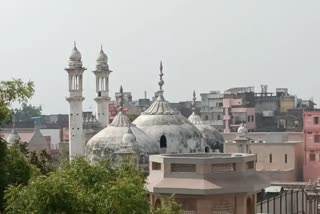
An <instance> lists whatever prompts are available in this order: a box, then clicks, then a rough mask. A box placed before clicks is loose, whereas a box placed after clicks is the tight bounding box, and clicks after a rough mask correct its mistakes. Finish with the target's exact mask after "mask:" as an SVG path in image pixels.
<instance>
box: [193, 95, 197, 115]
mask: <svg viewBox="0 0 320 214" xmlns="http://www.w3.org/2000/svg"><path fill="white" fill-rule="evenodd" d="M196 99H197V98H196V91H193V98H192V111H193V113H195V111H196Z"/></svg>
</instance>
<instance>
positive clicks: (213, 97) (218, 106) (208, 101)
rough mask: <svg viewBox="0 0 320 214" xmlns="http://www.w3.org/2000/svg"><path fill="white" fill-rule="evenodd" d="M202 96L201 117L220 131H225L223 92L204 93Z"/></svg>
mask: <svg viewBox="0 0 320 214" xmlns="http://www.w3.org/2000/svg"><path fill="white" fill-rule="evenodd" d="M200 96H201V109H200V116H201V119H202V120H203V121H204V122H205V123H207V124H208V125H211V126H213V127H214V128H216V129H217V130H218V131H220V132H223V131H224V123H223V94H222V93H220V92H219V91H210V92H209V93H202V94H200Z"/></svg>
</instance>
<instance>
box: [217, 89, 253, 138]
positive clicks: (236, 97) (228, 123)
mask: <svg viewBox="0 0 320 214" xmlns="http://www.w3.org/2000/svg"><path fill="white" fill-rule="evenodd" d="M223 109H224V117H223V119H224V132H225V133H229V132H236V131H237V130H238V128H239V127H240V125H241V124H242V123H245V124H246V126H247V129H248V130H249V131H250V132H253V131H255V129H256V109H255V101H254V88H253V87H241V88H231V89H228V90H226V91H225V92H224V97H223Z"/></svg>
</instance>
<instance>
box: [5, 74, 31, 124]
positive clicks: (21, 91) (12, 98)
mask: <svg viewBox="0 0 320 214" xmlns="http://www.w3.org/2000/svg"><path fill="white" fill-rule="evenodd" d="M33 93H34V85H33V82H31V81H29V82H23V81H22V80H20V79H13V80H10V81H1V82H0V122H3V121H10V120H11V110H10V105H11V104H12V103H13V102H19V103H23V102H26V101H27V100H28V99H29V98H30V97H31V96H32V95H33Z"/></svg>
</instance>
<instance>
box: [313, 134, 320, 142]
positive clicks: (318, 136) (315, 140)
mask: <svg viewBox="0 0 320 214" xmlns="http://www.w3.org/2000/svg"><path fill="white" fill-rule="evenodd" d="M314 142H315V143H320V135H314Z"/></svg>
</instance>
